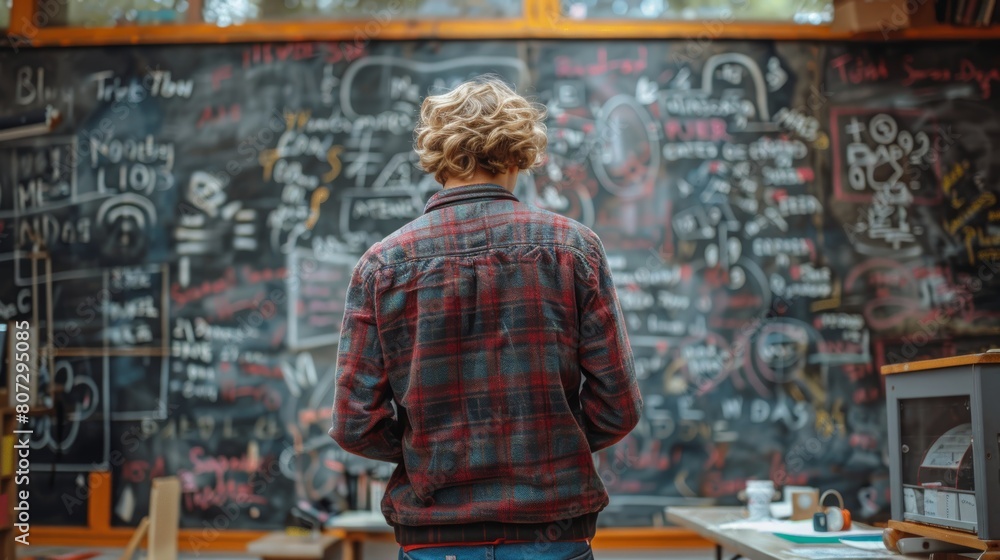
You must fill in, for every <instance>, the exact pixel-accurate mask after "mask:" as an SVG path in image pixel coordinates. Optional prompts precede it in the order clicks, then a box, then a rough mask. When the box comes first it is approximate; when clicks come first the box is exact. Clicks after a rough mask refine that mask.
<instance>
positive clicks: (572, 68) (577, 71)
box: [555, 47, 647, 78]
mask: <svg viewBox="0 0 1000 560" xmlns="http://www.w3.org/2000/svg"><path fill="white" fill-rule="evenodd" d="M646 58H647V51H646V47H639V48H638V52H637V54H636V55H635V56H634V57H632V58H622V59H614V60H609V59H608V49H606V48H604V47H600V48H598V49H597V60H596V61H594V62H592V63H590V64H586V63H579V62H577V61H575V60H573V59H572V58H571V57H568V56H557V57H556V60H555V65H556V76H558V77H560V78H567V77H576V78H579V77H583V76H603V75H604V74H608V73H610V72H619V73H620V74H622V75H625V76H628V75H632V74H638V73H640V72H642V71H644V70H645V69H646Z"/></svg>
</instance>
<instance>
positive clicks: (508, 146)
mask: <svg viewBox="0 0 1000 560" xmlns="http://www.w3.org/2000/svg"><path fill="white" fill-rule="evenodd" d="M540 118H541V112H540V111H538V110H537V109H536V108H535V107H534V106H533V105H531V104H529V103H528V102H527V101H525V100H524V99H523V98H521V97H520V96H517V95H516V94H515V93H514V92H513V91H511V90H510V89H509V88H507V86H506V85H504V84H502V83H500V82H497V81H494V80H487V81H484V82H479V83H470V84H465V85H463V86H461V87H460V88H458V89H457V90H455V91H453V92H451V93H450V94H446V95H443V96H437V97H430V98H428V99H427V100H426V101H425V103H424V107H423V110H422V114H421V126H420V128H419V129H418V137H417V152H418V154H420V156H421V163H422V165H423V166H424V169H425V170H427V171H428V172H432V173H434V174H435V176H436V178H437V179H438V181H439V182H441V183H443V184H444V185H445V188H444V189H443V190H442V191H440V192H438V193H436V194H435V195H434V196H433V197H432V198H431V200H430V201H429V202H428V203H427V206H426V208H425V213H424V215H422V216H421V217H419V218H417V219H415V220H414V221H413V222H411V223H410V224H408V225H406V226H404V227H403V228H401V229H400V230H399V231H397V232H395V233H394V234H392V235H390V236H389V237H387V238H386V239H384V240H383V241H382V242H380V243H378V244H376V245H375V246H373V247H372V248H371V249H369V251H367V252H366V253H365V255H364V257H362V259H361V262H360V263H359V264H358V266H357V267H356V268H355V271H354V276H353V278H352V282H351V287H350V289H349V292H348V300H347V310H346V312H345V316H344V325H343V329H342V332H341V343H340V349H339V359H338V373H337V390H336V396H335V401H336V402H335V403H334V423H333V428H331V430H330V433H331V435H332V436H333V437H334V439H336V440H337V442H338V443H339V444H340V445H341V446H342V447H343V448H344V449H346V450H348V451H351V452H354V453H357V454H359V455H363V456H366V457H369V458H373V459H379V460H385V461H392V462H396V463H398V464H399V465H398V467H397V468H396V471H395V472H394V474H393V476H392V478H391V480H390V482H389V487H388V489H387V491H386V495H385V498H384V499H383V501H382V510H383V512H384V514H385V515H386V519H387V520H388V521H389V523H390V524H392V525H393V526H394V528H395V530H396V537H397V540H398V542H399V543H400V545H401V546H402V547H403V549H404V550H405V551H406V553H407V554H408V555H410V556H411V557H412V558H415V559H419V558H421V556H420V555H421V554H431V553H433V554H436V556H434V557H437V558H444V557H445V556H441V555H440V553H441V552H442V550H443V549H442V548H441V547H452V548H454V549H455V550H457V551H458V553H455V552H454V551H453V552H450V553H449V554H451V555H455V556H456V558H457V560H463V558H464V556H462V555H464V554H477V553H479V552H481V549H482V547H483V546H488V545H491V544H496V543H508V544H505V545H502V546H497V550H496V554H502V553H508V554H514V553H518V554H520V553H521V552H524V550H523V549H524V548H525V546H528V545H526V544H522V545H517V544H513V543H531V545H530V550H529V551H528V552H529V553H530V555H531V556H532V557H533V558H578V557H579V558H584V557H588V556H581V554H587V555H589V552H588V551H589V545H588V544H587V540H588V539H589V538H590V537H592V536H593V534H594V530H595V527H596V518H597V512H599V511H600V510H601V509H603V508H604V507H605V506H606V505H607V503H608V497H607V493H606V491H605V490H604V487H603V484H602V483H601V480H600V477H599V476H598V474H597V471H596V469H595V467H594V463H593V459H592V457H591V453H592V452H594V451H597V450H599V449H603V448H605V447H607V446H609V445H612V444H614V443H615V442H617V441H619V440H620V439H621V438H622V437H624V436H625V435H626V434H627V433H628V432H629V431H630V430H631V429H632V428H633V427H634V426H635V424H636V423H637V422H638V419H639V415H640V410H641V398H640V397H639V393H638V388H637V385H636V382H635V376H634V372H633V366H632V355H631V351H630V349H629V345H628V339H627V337H626V334H625V330H624V326H623V324H622V317H621V311H620V308H619V305H618V302H617V297H616V294H615V291H614V286H613V284H612V282H611V275H610V271H609V270H608V266H607V259H606V257H605V255H604V250H603V248H602V246H601V244H600V241H599V240H598V239H597V236H596V235H595V234H594V233H593V232H591V231H590V230H589V229H587V228H586V227H584V226H583V225H581V224H579V223H577V222H575V221H573V220H571V219H568V218H565V217H563V216H559V215H557V214H553V213H551V212H547V211H544V210H540V209H537V208H533V207H531V206H528V205H526V204H524V203H522V202H520V201H518V200H517V198H516V197H514V195H513V194H511V191H512V190H513V187H514V184H515V182H516V178H517V173H518V171H519V170H521V169H528V168H531V167H533V166H535V165H536V164H537V163H538V162H539V160H540V158H541V154H542V151H543V149H544V145H545V136H544V127H543V126H542V125H541V123H540ZM581 384H582V389H581ZM519 547H520V548H519ZM449 550H451V548H449ZM581 551H582V552H581ZM459 554H462V555H459ZM545 554H549V555H548V556H546V555H545ZM553 554H554V555H553ZM401 555H402V551H401ZM470 557H474V556H470ZM500 557H502V556H497V558H500Z"/></svg>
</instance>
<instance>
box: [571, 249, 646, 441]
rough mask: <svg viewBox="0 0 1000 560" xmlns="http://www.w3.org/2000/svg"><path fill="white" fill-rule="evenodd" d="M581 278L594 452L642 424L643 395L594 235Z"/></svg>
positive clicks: (583, 362)
mask: <svg viewBox="0 0 1000 560" xmlns="http://www.w3.org/2000/svg"><path fill="white" fill-rule="evenodd" d="M581 268H582V270H580V274H579V277H578V279H577V305H578V318H579V345H578V349H577V351H578V358H579V362H580V371H581V373H582V374H583V388H582V389H581V392H580V403H581V406H582V409H583V410H582V412H583V418H584V423H585V432H586V434H587V441H588V442H589V443H590V449H591V451H600V450H601V449H604V448H606V447H610V446H612V445H614V444H615V443H618V442H619V441H620V440H621V439H622V438H624V437H625V436H626V435H628V433H629V432H630V431H632V428H634V427H635V426H636V424H638V423H639V418H640V416H641V415H642V396H641V395H640V394H639V385H638V383H637V382H636V378H635V366H634V363H633V358H632V349H631V346H630V345H629V341H628V334H627V333H626V332H625V321H624V318H623V316H622V310H621V305H620V304H619V302H618V294H617V292H616V291H615V286H614V283H613V282H612V278H611V270H610V267H609V266H608V259H607V256H606V255H605V253H604V247H603V245H601V242H600V240H599V239H598V238H597V236H596V235H594V236H593V240H592V243H591V246H590V249H589V251H588V253H587V259H586V261H585V262H584V263H582V267H581Z"/></svg>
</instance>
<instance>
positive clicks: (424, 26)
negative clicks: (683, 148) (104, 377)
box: [8, 0, 1000, 46]
mask: <svg viewBox="0 0 1000 560" xmlns="http://www.w3.org/2000/svg"><path fill="white" fill-rule="evenodd" d="M521 1H523V3H524V4H523V5H524V9H523V15H522V16H521V17H519V18H515V19H508V20H503V21H497V20H482V19H479V20H414V19H391V20H388V21H385V22H375V21H365V20H352V21H315V20H311V21H298V22H284V21H282V22H264V21H258V22H250V23H246V24H243V25H233V26H229V27H218V26H216V25H212V24H207V23H204V22H203V21H202V19H201V14H200V9H199V6H200V5H201V2H200V1H197V2H192V3H191V8H190V11H189V12H188V14H189V15H188V20H187V21H186V22H184V23H179V24H165V25H142V26H123V27H97V28H80V27H45V26H44V25H41V24H42V23H44V20H45V19H46V18H47V16H46V15H45V14H44V13H40V12H39V8H38V0H13V8H12V10H11V17H10V28H9V29H8V32H9V34H10V37H11V41H12V42H14V43H15V44H16V45H24V46H85V45H113V44H175V43H233V42H264V41H305V40H356V39H358V38H359V37H362V38H363V39H364V40H406V39H530V38H549V39H637V38H647V39H694V40H713V39H775V40H820V41H831V40H836V41H848V40H876V41H882V40H885V39H886V37H884V36H883V35H882V34H881V33H879V32H871V33H859V34H852V33H849V32H838V31H833V30H831V29H830V28H829V27H825V26H812V25H798V24H791V23H756V22H737V21H725V20H717V21H696V22H686V21H643V20H616V21H600V20H584V21H578V20H573V19H569V18H566V17H564V16H562V15H561V13H560V8H559V0H521ZM919 6H920V7H919V12H918V13H917V14H911V16H915V17H912V18H911V19H912V20H913V21H914V27H910V28H908V29H903V30H899V31H896V32H893V33H892V34H891V35H889V37H888V38H889V39H892V40H949V39H952V40H970V39H996V38H1000V26H998V27H955V26H950V25H936V24H926V23H923V24H921V23H917V22H927V21H930V20H933V16H932V14H928V11H930V10H933V3H932V2H921V3H920V4H919ZM924 16H927V17H924Z"/></svg>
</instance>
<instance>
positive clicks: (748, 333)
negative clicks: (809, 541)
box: [0, 41, 1000, 529]
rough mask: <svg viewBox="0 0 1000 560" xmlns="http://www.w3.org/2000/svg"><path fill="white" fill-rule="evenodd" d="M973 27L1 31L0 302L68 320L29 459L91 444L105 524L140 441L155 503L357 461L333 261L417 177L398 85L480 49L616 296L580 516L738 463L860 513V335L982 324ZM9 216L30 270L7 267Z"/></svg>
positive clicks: (632, 510)
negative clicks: (674, 31)
mask: <svg viewBox="0 0 1000 560" xmlns="http://www.w3.org/2000/svg"><path fill="white" fill-rule="evenodd" d="M995 46H996V45H974V44H971V43H966V44H958V45H950V44H924V45H920V44H860V43H859V44H820V43H795V42H780V43H776V42H726V41H715V42H706V41H674V42H668V41H661V42H655V41H642V42H637V41H621V42H543V41H524V42H493V43H483V42H477V43H464V42H463V43H441V42H406V43H373V44H360V43H346V44H341V43H303V44H254V45H227V46H170V47H123V48H105V49H62V50H35V51H28V52H19V53H13V52H0V80H2V82H3V83H4V84H6V85H5V86H4V87H3V88H0V115H3V116H9V115H17V114H21V113H25V112H28V111H32V110H37V109H39V108H42V107H44V106H46V105H51V106H53V107H55V108H57V109H59V111H60V112H61V113H62V114H63V116H64V121H63V123H62V124H61V125H60V126H59V128H58V129H57V130H55V131H54V132H53V133H51V134H49V135H47V136H44V137H41V138H36V139H31V140H24V141H20V142H17V143H6V144H0V162H2V164H0V263H2V265H0V266H2V267H3V271H4V274H0V314H2V317H3V318H4V319H9V318H26V317H29V316H30V315H31V311H32V305H37V306H39V308H40V309H48V306H51V308H52V310H53V314H54V324H53V327H54V330H55V333H56V334H55V338H54V343H55V345H56V346H57V347H59V348H61V349H71V348H89V349H92V350H94V352H92V354H93V355H91V356H86V355H81V354H80V353H79V352H77V353H76V354H74V355H69V353H68V352H64V353H63V355H61V356H60V357H59V358H57V359H56V367H55V371H53V372H44V376H43V377H45V378H46V382H48V383H53V382H54V383H57V384H59V385H63V386H65V387H66V393H65V395H66V397H65V399H64V401H65V406H66V408H67V414H66V416H65V420H64V421H63V422H61V423H60V422H57V421H56V419H54V418H41V419H39V420H37V421H36V424H35V426H34V427H35V430H36V432H35V433H36V438H35V440H34V447H35V451H34V452H33V455H32V457H33V461H35V462H36V464H38V465H39V469H42V468H47V467H49V466H51V465H52V464H55V465H56V468H57V469H59V470H63V471H65V472H67V473H74V472H79V471H81V470H82V471H86V470H103V469H110V470H111V471H112V473H113V487H114V500H115V502H114V507H115V519H114V520H113V521H114V523H116V524H125V525H128V524H134V523H136V522H137V520H138V519H139V518H140V517H141V516H142V515H143V514H144V512H145V509H144V508H146V507H147V505H146V504H147V502H146V496H148V490H149V481H150V479H151V478H152V477H154V476H158V475H160V474H171V473H175V474H177V475H178V476H180V478H181V480H182V482H183V485H184V496H183V510H182V511H183V514H182V515H183V524H184V526H186V527H193V528H200V527H204V526H205V524H206V523H208V524H209V525H211V526H213V527H215V528H217V529H222V528H258V529H262V528H271V527H277V526H279V525H280V524H281V523H282V522H283V520H284V516H285V514H286V513H287V511H288V509H289V508H290V507H291V506H292V505H293V504H294V503H295V502H296V501H298V500H303V499H304V500H308V501H318V500H320V499H322V498H324V497H326V498H331V499H332V500H333V501H334V502H339V503H342V502H343V498H344V497H345V496H346V495H347V492H348V490H347V488H348V485H346V484H345V482H344V476H343V475H344V473H351V472H355V471H358V470H361V469H364V468H367V467H369V466H370V465H368V464H366V463H364V462H361V461H357V460H354V459H352V457H350V456H348V455H347V454H345V453H344V452H343V451H341V450H339V449H338V448H337V447H336V445H335V444H334V443H333V442H332V441H331V440H330V439H329V438H328V437H327V435H326V430H327V427H328V424H329V418H330V413H329V406H330V404H331V402H332V383H333V374H334V358H335V352H336V343H337V329H338V327H339V322H340V319H341V315H342V313H343V301H344V291H345V288H346V284H347V281H348V278H349V275H350V271H351V268H352V267H353V265H354V263H355V262H356V261H357V258H358V257H359V256H360V255H361V253H363V252H364V250H365V249H366V248H367V247H368V246H370V245H371V244H372V243H373V242H375V241H377V240H379V239H381V238H382V237H383V236H385V235H387V234H388V233H390V232H392V231H393V230H394V229H396V228H398V227H399V226H400V225H402V224H404V223H406V222H407V221H408V220H410V219H412V218H413V217H415V216H417V215H418V214H419V213H420V212H421V210H422V207H423V204H424V202H425V201H426V199H427V198H428V197H429V196H430V195H431V194H432V193H433V192H434V191H435V190H436V189H437V188H438V186H437V185H436V184H435V183H434V182H433V180H432V179H431V178H429V177H426V176H423V175H422V174H421V173H420V172H419V171H418V170H417V169H416V168H415V167H414V162H415V157H414V154H413V153H412V151H411V142H412V128H413V125H414V124H415V117H416V114H417V109H418V107H419V103H420V101H421V99H422V97H423V96H424V95H426V94H427V93H428V92H434V91H442V90H444V89H446V88H448V87H450V86H453V85H455V84H456V83H458V82H460V81H462V80H464V79H466V78H469V77H471V76H474V75H478V74H481V73H486V72H492V73H496V74H499V75H500V76H502V77H504V78H506V79H508V80H511V81H513V82H515V83H516V84H517V85H518V87H519V88H520V89H521V90H522V91H524V92H526V93H528V94H531V95H534V96H536V97H537V98H538V99H539V100H540V101H541V102H543V103H545V104H546V105H547V106H548V126H549V139H550V157H549V161H548V164H547V165H546V166H545V167H543V168H541V169H539V170H538V171H537V173H535V174H534V175H533V176H530V177H529V176H526V177H524V178H523V180H522V181H521V183H520V184H519V186H518V194H519V196H520V197H521V198H522V200H525V201H527V202H530V203H532V204H535V205H537V206H541V207H544V208H548V209H550V210H553V211H556V212H560V213H563V214H566V215H568V216H571V217H573V218H576V219H578V220H580V221H581V222H583V223H585V224H586V225H588V226H590V227H592V228H593V229H594V230H596V231H597V232H598V233H599V234H600V236H601V238H602V239H603V240H604V243H605V246H606V247H607V249H608V254H609V259H610V261H611V264H612V267H613V270H614V274H615V282H616V284H617V285H618V288H619V293H620V296H621V301H622V304H623V307H624V311H625V315H626V318H627V321H628V326H629V334H630V337H631V342H632V344H633V347H634V351H635V355H636V363H637V367H638V373H639V376H640V378H641V383H642V390H643V394H644V395H645V402H646V406H645V411H644V415H643V419H642V422H641V423H640V425H639V426H638V428H637V429H636V430H635V431H634V432H633V433H632V434H631V435H630V436H629V437H627V438H626V439H625V440H624V441H623V442H622V443H621V444H619V445H617V446H616V447H614V448H613V449H611V450H608V451H606V452H602V453H601V454H599V455H598V457H597V460H598V462H599V464H600V470H601V473H602V475H603V476H604V479H605V481H606V482H607V485H608V488H609V490H610V492H611V493H612V495H613V502H612V507H611V508H609V513H608V515H605V516H602V523H605V524H611V523H619V524H621V523H624V524H647V523H649V522H651V520H652V518H653V516H652V515H651V514H650V513H649V512H650V511H653V510H657V509H659V508H660V507H661V506H662V505H665V504H669V503H677V502H678V501H683V500H685V499H694V498H698V497H702V498H715V499H718V500H719V501H720V502H730V503H732V502H734V501H735V494H736V493H737V491H738V490H740V489H742V488H743V486H744V483H745V481H746V479H747V478H750V477H771V478H774V479H776V480H778V481H779V482H784V483H789V484H792V483H794V484H806V483H808V484H813V485H818V486H821V487H823V488H829V487H833V488H838V489H839V490H841V491H842V492H843V493H844V494H845V496H846V498H847V501H848V502H849V504H850V506H851V507H852V508H853V509H854V512H855V515H856V516H857V517H861V518H873V517H879V516H885V515H886V513H887V503H888V502H887V492H888V490H887V483H886V478H887V476H886V474H887V467H886V458H885V442H886V438H885V411H884V405H883V389H882V384H881V381H880V379H879V376H878V375H877V371H878V367H879V366H880V365H882V364H884V363H887V362H897V361H905V360H911V359H918V358H924V357H934V356H942V355H950V354H954V353H963V352H971V351H975V350H979V349H981V348H984V347H987V346H988V345H989V342H990V340H991V337H993V336H995V335H996V333H997V330H998V329H997V326H998V321H997V313H998V311H1000V309H998V305H1000V304H998V303H997V302H998V301H1000V298H998V297H997V296H998V295H1000V279H997V278H996V274H995V273H996V269H997V268H998V266H997V264H996V263H997V257H998V256H1000V226H998V225H996V224H997V222H1000V204H998V203H1000V200H998V196H1000V195H998V192H1000V189H997V188H996V187H995V183H996V180H997V176H998V171H1000V170H998V169H996V165H997V164H995V163H993V160H992V159H991V157H990V156H991V154H992V153H993V151H994V150H993V148H992V142H993V141H994V140H1000V130H998V126H1000V120H998V119H997V112H998V111H1000V103H998V102H997V101H996V100H995V99H996V97H995V96H994V93H995V92H994V91H993V86H996V85H997V82H998V81H1000V58H998V55H996V54H993V53H995V52H996V49H995ZM36 240H42V241H44V247H45V248H46V249H47V250H48V251H49V252H50V254H51V255H52V257H53V259H52V276H51V279H52V290H53V297H52V300H51V301H49V300H47V299H46V300H44V301H37V302H36V301H33V300H32V296H31V293H32V291H31V283H32V274H31V261H30V260H29V259H28V255H27V253H28V252H29V251H30V250H31V249H32V247H33V243H34V242H35V241H36ZM44 293H45V291H44V290H41V291H39V294H44ZM38 299H39V300H41V299H42V296H41V295H40V296H39V297H38ZM41 315H42V316H45V313H44V312H43V313H42V314H41ZM139 354H146V355H145V356H142V355H139ZM67 476H68V475H67ZM34 484H35V483H34V482H33V483H32V485H33V488H34ZM51 517H52V520H53V521H55V520H58V519H61V518H63V517H65V515H64V514H61V513H59V512H54V513H53V515H52V516H51Z"/></svg>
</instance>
